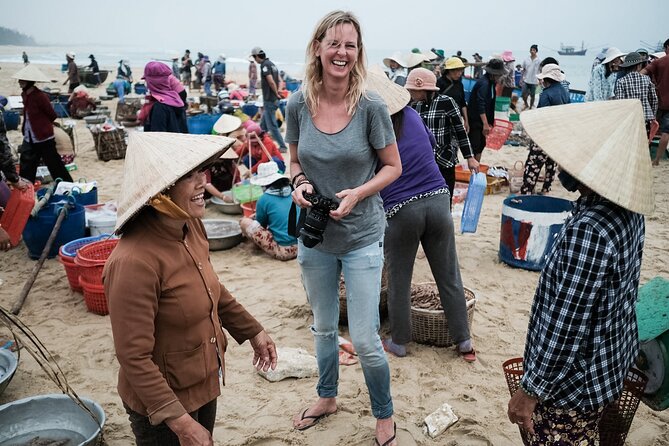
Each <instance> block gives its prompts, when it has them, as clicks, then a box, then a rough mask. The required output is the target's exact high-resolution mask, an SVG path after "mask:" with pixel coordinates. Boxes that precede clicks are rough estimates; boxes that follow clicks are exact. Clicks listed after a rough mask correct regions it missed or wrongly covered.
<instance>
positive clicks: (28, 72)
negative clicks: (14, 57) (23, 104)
mask: <svg viewBox="0 0 669 446" xmlns="http://www.w3.org/2000/svg"><path fill="white" fill-rule="evenodd" d="M12 79H18V80H22V81H33V82H51V79H49V78H48V77H47V76H46V74H44V73H42V72H41V71H40V69H39V68H37V66H36V65H35V64H32V63H31V64H28V65H26V66H25V67H23V68H21V69H20V70H19V71H17V72H16V73H14V75H12Z"/></svg>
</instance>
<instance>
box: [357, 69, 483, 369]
mask: <svg viewBox="0 0 669 446" xmlns="http://www.w3.org/2000/svg"><path fill="white" fill-rule="evenodd" d="M368 86H369V87H368V88H369V89H370V90H375V91H376V92H377V93H378V94H379V95H380V96H381V97H382V98H383V100H384V101H385V102H386V105H387V106H388V110H389V112H390V113H391V120H392V123H393V129H394V130H395V137H396V139H397V146H398V148H399V152H400V158H401V160H402V175H401V176H400V177H399V178H398V179H397V180H395V182H393V183H391V184H390V185H389V186H387V187H386V188H384V189H383V190H381V198H382V199H383V208H384V210H385V213H386V233H385V257H386V264H387V267H388V278H389V279H388V313H389V316H390V332H391V336H392V337H391V338H390V339H386V340H384V341H383V345H384V348H385V349H386V351H388V352H390V353H392V354H394V355H395V356H399V357H402V356H406V353H407V351H406V344H407V343H408V342H410V341H411V318H410V308H411V276H412V274H413V265H414V260H415V258H416V252H417V251H418V244H419V243H421V244H422V245H423V249H424V250H425V256H426V257H427V260H428V262H429V263H430V269H431V270H432V275H433V276H434V280H435V282H436V284H437V288H438V290H439V296H440V298H441V304H442V307H443V308H444V313H445V314H446V319H447V320H448V327H449V330H450V334H451V337H452V338H453V340H454V341H455V342H456V344H457V351H458V354H459V355H460V356H462V358H463V359H464V360H465V361H468V362H473V361H476V352H475V351H474V348H473V346H472V342H471V337H470V333H469V326H468V323H467V302H466V299H465V294H464V289H463V287H462V279H461V277H460V266H459V264H458V254H457V252H456V249H455V236H454V226H453V218H452V217H451V211H450V209H451V207H450V194H449V190H448V187H447V186H446V182H445V180H444V177H443V176H442V175H441V172H440V171H439V167H438V166H437V163H436V161H435V159H434V153H433V147H434V145H435V144H436V141H435V138H434V136H433V135H432V133H431V132H430V131H429V130H428V128H427V127H426V126H425V124H424V123H423V120H422V119H421V117H420V116H419V115H418V113H417V112H416V111H415V110H414V109H412V108H411V107H408V106H407V104H408V103H409V99H410V95H409V93H408V91H407V90H405V89H403V88H401V87H400V86H398V85H396V84H394V83H393V82H391V81H390V80H389V79H387V78H386V77H385V76H382V75H378V74H377V73H374V72H372V71H370V72H369V73H368Z"/></svg>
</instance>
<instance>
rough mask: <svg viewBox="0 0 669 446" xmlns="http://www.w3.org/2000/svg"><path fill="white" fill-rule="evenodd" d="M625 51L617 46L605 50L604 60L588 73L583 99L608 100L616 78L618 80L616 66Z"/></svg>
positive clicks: (590, 100)
mask: <svg viewBox="0 0 669 446" xmlns="http://www.w3.org/2000/svg"><path fill="white" fill-rule="evenodd" d="M623 56H625V53H623V52H622V51H620V50H619V49H618V48H615V47H611V48H609V49H607V50H606V53H605V57H604V60H602V63H601V64H599V65H597V66H596V67H595V68H594V69H593V70H592V73H591V74H590V81H589V82H588V91H587V92H586V94H585V100H586V101H589V102H592V101H608V100H609V99H611V98H612V97H613V90H614V88H615V84H616V80H618V73H617V72H618V66H619V65H620V64H621V63H622V58H623Z"/></svg>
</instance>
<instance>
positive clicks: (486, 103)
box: [467, 59, 505, 161]
mask: <svg viewBox="0 0 669 446" xmlns="http://www.w3.org/2000/svg"><path fill="white" fill-rule="evenodd" d="M484 68H485V74H484V75H483V76H481V77H480V78H479V80H477V81H476V84H475V85H474V88H473V89H472V92H471V94H470V95H469V103H468V104H467V114H468V115H469V142H470V143H471V145H472V149H473V150H474V155H475V157H476V161H481V153H483V149H484V148H485V145H486V137H487V136H488V133H490V130H491V129H492V127H493V124H494V122H495V98H496V97H497V94H496V93H495V82H496V81H497V79H499V78H500V77H501V76H502V75H503V74H504V73H505V70H504V62H502V60H501V59H490V61H489V62H488V64H487V65H486V66H485V67H484Z"/></svg>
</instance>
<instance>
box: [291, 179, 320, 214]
mask: <svg viewBox="0 0 669 446" xmlns="http://www.w3.org/2000/svg"><path fill="white" fill-rule="evenodd" d="M292 183H293V189H294V190H293V193H292V194H291V195H292V197H293V202H294V203H295V204H296V205H298V206H299V207H301V208H308V207H311V203H310V202H309V201H307V200H306V199H305V198H304V192H306V193H308V194H313V193H314V187H313V186H312V185H311V183H310V182H309V180H308V179H307V177H306V175H304V174H303V173H298V174H297V175H295V177H294V178H293V182H292Z"/></svg>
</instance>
